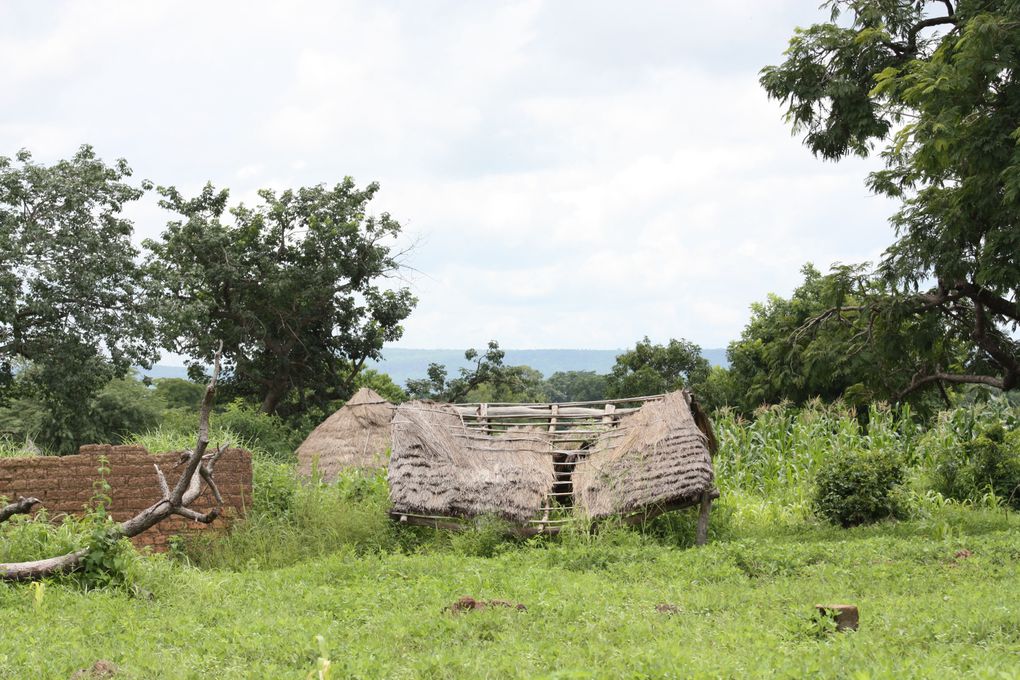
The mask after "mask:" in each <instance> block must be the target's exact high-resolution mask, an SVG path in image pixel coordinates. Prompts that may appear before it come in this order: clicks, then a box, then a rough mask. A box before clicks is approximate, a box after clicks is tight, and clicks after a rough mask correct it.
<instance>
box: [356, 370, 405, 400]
mask: <svg viewBox="0 0 1020 680" xmlns="http://www.w3.org/2000/svg"><path fill="white" fill-rule="evenodd" d="M362 387H367V388H369V389H371V390H374V391H375V392H376V393H377V394H378V395H379V396H380V397H382V398H383V399H385V400H386V401H388V402H390V403H392V404H400V403H403V402H405V401H407V392H405V391H404V390H402V389H400V385H398V384H396V383H395V382H393V379H392V378H390V376H388V375H386V374H385V373H382V372H380V371H377V370H375V369H374V368H363V369H362V370H361V371H360V372H359V373H358V377H356V378H355V379H354V389H355V390H359V389H361V388H362Z"/></svg>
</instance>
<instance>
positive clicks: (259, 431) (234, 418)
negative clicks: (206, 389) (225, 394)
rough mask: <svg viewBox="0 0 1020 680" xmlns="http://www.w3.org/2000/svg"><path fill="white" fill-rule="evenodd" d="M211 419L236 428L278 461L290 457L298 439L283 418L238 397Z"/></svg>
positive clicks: (230, 427)
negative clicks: (260, 409) (267, 412)
mask: <svg viewBox="0 0 1020 680" xmlns="http://www.w3.org/2000/svg"><path fill="white" fill-rule="evenodd" d="M212 422H213V424H214V425H216V426H217V427H221V428H224V429H227V430H230V431H231V432H236V433H237V434H239V435H240V436H241V437H242V438H243V439H244V440H245V441H247V442H251V443H253V444H254V445H256V446H258V447H259V448H261V449H263V450H264V451H265V452H266V453H268V454H269V455H270V456H271V457H272V458H274V459H275V460H279V461H286V460H291V459H292V458H293V454H294V449H296V448H297V447H298V445H299V444H300V443H301V437H300V434H299V433H296V432H295V431H294V430H292V429H291V428H290V427H288V426H287V423H285V422H284V421H283V419H281V418H280V417H278V416H274V415H268V414H266V413H262V412H261V411H259V410H258V409H257V408H255V407H254V406H251V405H249V404H246V403H245V402H244V401H242V400H240V399H236V400H234V401H232V402H231V403H230V404H228V405H227V407H226V408H225V409H224V410H223V411H222V412H220V413H216V414H214V415H213V417H212Z"/></svg>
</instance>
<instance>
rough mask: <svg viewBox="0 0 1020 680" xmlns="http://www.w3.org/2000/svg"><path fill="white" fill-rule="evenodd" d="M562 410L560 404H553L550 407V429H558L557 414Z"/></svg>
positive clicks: (553, 430) (552, 430)
mask: <svg viewBox="0 0 1020 680" xmlns="http://www.w3.org/2000/svg"><path fill="white" fill-rule="evenodd" d="M559 412H560V405H559V404H553V405H551V406H550V407H549V431H550V432H555V431H556V414H557V413H559Z"/></svg>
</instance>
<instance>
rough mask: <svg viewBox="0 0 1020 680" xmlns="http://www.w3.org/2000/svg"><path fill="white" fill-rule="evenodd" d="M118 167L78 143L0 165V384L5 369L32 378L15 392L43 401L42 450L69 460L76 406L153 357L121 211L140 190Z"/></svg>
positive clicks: (80, 420)
mask: <svg viewBox="0 0 1020 680" xmlns="http://www.w3.org/2000/svg"><path fill="white" fill-rule="evenodd" d="M130 176H131V169H130V168H129V167H128V165H127V163H126V162H125V161H123V160H118V161H117V162H116V163H115V164H114V165H112V166H109V165H106V164H105V163H104V162H103V161H102V160H100V159H99V158H97V157H96V154H95V152H94V151H93V149H92V148H91V147H89V146H83V147H81V148H80V149H79V150H78V152H77V153H76V154H75V155H74V156H73V157H72V158H71V159H69V160H61V161H58V162H57V163H55V164H53V165H43V164H39V163H36V162H34V161H33V160H32V156H31V154H30V153H29V152H27V151H21V152H20V153H18V154H17V156H16V157H15V158H14V159H13V160H12V159H10V158H5V157H0V387H3V386H4V385H6V386H7V389H6V390H5V391H4V392H5V394H6V396H7V397H15V396H17V395H16V394H15V393H14V391H13V389H12V378H13V372H14V366H15V364H16V363H17V362H18V361H27V362H29V363H30V364H31V365H32V366H34V367H35V368H36V369H37V370H33V371H30V372H29V373H27V374H26V379H25V380H21V381H18V382H19V385H18V390H19V391H20V392H21V393H24V394H28V395H29V396H31V397H32V398H34V399H36V400H38V401H39V402H41V403H42V404H44V406H45V409H46V411H47V415H46V418H45V419H44V420H45V422H43V423H41V424H40V427H41V431H40V432H39V433H38V434H39V436H40V439H41V440H42V442H44V443H45V444H46V445H48V446H50V447H53V448H55V449H57V450H58V451H61V452H72V451H74V450H75V449H76V447H77V445H78V443H80V441H81V436H82V434H83V433H84V432H85V431H87V429H88V427H89V420H88V419H89V417H90V416H89V413H88V409H87V408H85V406H84V405H86V404H88V403H90V401H91V400H92V399H93V398H94V397H95V395H96V394H97V393H98V392H99V390H101V389H102V388H103V386H104V385H106V384H107V383H108V382H109V381H110V380H111V379H112V378H114V377H117V376H123V375H125V374H126V373H127V371H128V370H129V368H130V367H131V366H132V365H133V364H141V365H150V364H151V362H152V361H153V360H154V359H155V358H156V357H157V356H158V354H157V353H156V351H155V343H154V339H155V336H154V328H153V324H152V319H151V316H150V314H149V312H148V310H147V309H146V307H145V301H144V296H143V295H141V294H140V291H141V289H142V287H143V280H142V273H141V271H140V269H139V267H138V266H137V265H136V262H135V260H136V257H137V255H138V252H137V251H136V250H135V248H134V247H133V246H132V245H131V234H132V227H133V225H132V223H131V221H130V220H128V219H126V218H125V217H124V216H123V215H122V211H123V209H124V206H125V205H126V204H128V203H130V202H132V201H135V200H137V199H138V198H140V197H141V196H142V194H143V192H144V190H145V188H147V183H142V185H141V186H135V185H132V184H130V183H129V182H128V181H127V180H128V178H129V177H130Z"/></svg>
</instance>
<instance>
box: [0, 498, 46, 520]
mask: <svg viewBox="0 0 1020 680" xmlns="http://www.w3.org/2000/svg"><path fill="white" fill-rule="evenodd" d="M39 503H42V501H40V500H39V499H38V498H36V497H35V496H29V497H28V498H25V497H24V496H21V497H20V498H18V500H17V501H15V502H14V503H11V504H10V505H5V506H4V507H2V508H0V522H6V521H7V520H9V519H10V518H11V517H13V516H14V515H27V514H28V513H29V512H31V511H32V508H33V507H34V506H36V505H38V504H39Z"/></svg>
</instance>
